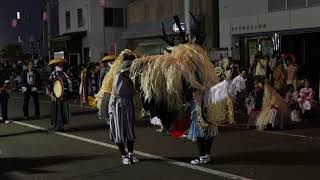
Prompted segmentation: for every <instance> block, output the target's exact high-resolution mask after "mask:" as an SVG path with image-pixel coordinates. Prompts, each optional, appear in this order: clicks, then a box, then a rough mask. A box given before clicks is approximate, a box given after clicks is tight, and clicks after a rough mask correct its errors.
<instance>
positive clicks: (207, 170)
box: [12, 121, 251, 180]
mask: <svg viewBox="0 0 320 180" xmlns="http://www.w3.org/2000/svg"><path fill="white" fill-rule="evenodd" d="M12 122H13V123H14V124H18V125H21V126H26V127H29V128H33V129H37V130H41V131H48V129H46V128H43V127H40V126H35V125H32V124H28V123H24V122H18V121H12ZM49 132H50V133H53V134H56V135H59V136H63V137H67V138H71V139H76V140H79V141H84V142H87V143H91V144H95V145H99V146H103V147H106V148H110V149H115V150H118V147H117V146H115V145H113V144H108V143H105V142H101V141H96V140H93V139H88V138H84V137H81V136H76V135H72V134H68V133H64V132H51V131H49ZM134 153H135V154H137V155H139V156H143V157H146V158H151V159H158V160H162V161H165V162H167V163H169V164H173V165H176V166H180V167H185V168H189V169H193V170H197V171H200V172H204V173H208V174H212V175H216V176H220V177H223V178H227V179H241V180H251V179H250V178H246V177H242V176H238V175H234V174H230V173H226V172H221V171H217V170H214V169H210V168H205V167H201V166H195V165H191V164H188V163H184V162H179V161H175V160H172V159H168V158H165V157H162V156H158V155H154V154H150V153H145V152H142V151H134Z"/></svg>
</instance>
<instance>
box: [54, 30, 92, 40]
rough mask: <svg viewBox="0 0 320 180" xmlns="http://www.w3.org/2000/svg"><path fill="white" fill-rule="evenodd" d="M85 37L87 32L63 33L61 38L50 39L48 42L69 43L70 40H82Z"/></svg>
mask: <svg viewBox="0 0 320 180" xmlns="http://www.w3.org/2000/svg"><path fill="white" fill-rule="evenodd" d="M85 36H87V31H80V32H72V33H65V34H63V35H61V36H57V37H54V38H51V39H50V41H52V42H63V41H70V40H72V39H75V38H83V37H85Z"/></svg>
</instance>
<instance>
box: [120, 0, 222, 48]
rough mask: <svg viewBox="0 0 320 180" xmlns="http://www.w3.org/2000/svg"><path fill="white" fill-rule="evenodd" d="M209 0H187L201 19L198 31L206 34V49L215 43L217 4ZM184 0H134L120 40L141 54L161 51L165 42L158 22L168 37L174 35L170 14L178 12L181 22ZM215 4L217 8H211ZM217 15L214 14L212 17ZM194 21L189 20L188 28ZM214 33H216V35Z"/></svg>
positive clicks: (182, 20)
mask: <svg viewBox="0 0 320 180" xmlns="http://www.w3.org/2000/svg"><path fill="white" fill-rule="evenodd" d="M214 2H215V1H212V0H190V11H191V12H192V13H193V14H194V15H195V16H196V17H197V19H199V20H200V19H201V31H203V32H205V33H206V35H207V38H206V42H205V48H206V49H207V50H210V49H212V48H213V47H215V46H218V43H217V40H218V37H219V34H218V31H217V30H218V29H215V28H218V25H219V24H218V23H216V24H215V22H217V21H214V17H218V6H214V4H215V3H214ZM184 3H185V1H184V0H170V1H168V0H133V1H132V2H131V3H130V4H129V6H128V27H127V30H126V31H125V32H124V34H123V35H122V39H125V40H127V41H128V46H129V47H131V48H137V49H138V51H141V52H142V53H144V54H160V53H162V52H163V50H164V47H167V46H168V45H167V44H166V43H165V42H164V41H163V40H162V39H161V38H160V36H161V35H162V31H161V22H162V21H163V22H164V25H165V29H166V31H167V33H168V35H169V36H174V35H175V34H176V32H174V31H173V25H174V20H173V16H174V15H178V16H179V17H180V20H181V22H184V16H185V10H184ZM214 7H216V10H215V9H214ZM215 15H216V16H215ZM193 25H194V22H193V21H192V20H191V27H192V26H193ZM215 33H216V34H215Z"/></svg>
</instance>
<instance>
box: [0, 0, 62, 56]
mask: <svg viewBox="0 0 320 180" xmlns="http://www.w3.org/2000/svg"><path fill="white" fill-rule="evenodd" d="M52 2H54V1H53V0H52ZM46 11H47V3H46V1H43V0H23V1H21V0H3V1H1V6H0V25H1V28H0V48H2V47H4V46H5V45H8V44H20V45H21V46H22V48H23V51H24V53H25V54H29V55H32V56H33V57H34V58H37V57H39V58H40V57H46V56H47V55H48V50H47V46H48V43H47V42H48V41H47V39H48V22H47V20H46V19H43V16H46V13H44V12H46ZM52 14H54V9H53V11H52ZM52 22H54V19H53V21H52ZM52 27H53V26H52ZM51 33H52V34H56V33H58V32H57V29H54V28H53V29H52V30H51Z"/></svg>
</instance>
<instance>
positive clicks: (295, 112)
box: [285, 84, 301, 122]
mask: <svg viewBox="0 0 320 180" xmlns="http://www.w3.org/2000/svg"><path fill="white" fill-rule="evenodd" d="M298 99H299V92H298V91H296V90H294V86H293V85H292V84H289V85H288V86H287V93H286V98H285V100H286V102H287V103H288V106H289V108H290V111H291V112H290V119H291V122H301V118H300V113H299V107H298Z"/></svg>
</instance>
